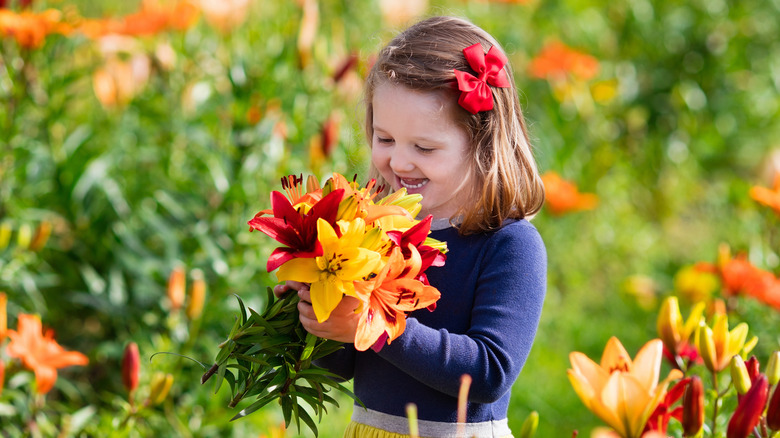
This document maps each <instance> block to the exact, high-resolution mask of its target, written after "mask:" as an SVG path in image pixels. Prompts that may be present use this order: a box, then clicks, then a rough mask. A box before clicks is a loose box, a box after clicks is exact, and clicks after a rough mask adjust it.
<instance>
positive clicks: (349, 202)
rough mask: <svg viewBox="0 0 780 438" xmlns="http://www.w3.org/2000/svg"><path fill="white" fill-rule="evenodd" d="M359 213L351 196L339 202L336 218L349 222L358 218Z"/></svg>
mask: <svg viewBox="0 0 780 438" xmlns="http://www.w3.org/2000/svg"><path fill="white" fill-rule="evenodd" d="M359 213H360V211H359V210H358V201H357V199H355V196H354V195H352V196H348V197H346V198H344V199H343V200H342V201H341V203H340V204H339V209H338V212H337V213H336V217H337V218H338V219H340V220H345V221H351V220H353V219H355V218H356V217H358V215H359Z"/></svg>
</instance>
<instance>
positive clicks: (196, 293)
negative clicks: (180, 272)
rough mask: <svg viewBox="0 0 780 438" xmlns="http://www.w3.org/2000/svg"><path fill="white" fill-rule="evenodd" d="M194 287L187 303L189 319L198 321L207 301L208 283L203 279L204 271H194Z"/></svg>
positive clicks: (191, 288)
mask: <svg viewBox="0 0 780 438" xmlns="http://www.w3.org/2000/svg"><path fill="white" fill-rule="evenodd" d="M191 276H192V286H191V287H190V298H189V301H188V302H187V309H186V312H187V317H188V318H189V319H190V320H193V319H197V318H199V317H200V315H201V314H202V313H203V303H204V302H205V301H206V281H205V280H204V279H203V271H201V270H200V269H193V270H192V274H191Z"/></svg>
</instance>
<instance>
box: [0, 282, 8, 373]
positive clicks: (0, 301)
mask: <svg viewBox="0 0 780 438" xmlns="http://www.w3.org/2000/svg"><path fill="white" fill-rule="evenodd" d="M7 303H8V297H7V296H6V295H5V292H0V344H2V343H3V341H4V340H5V337H6V336H7V335H8V313H7V311H6V305H7ZM1 380H2V379H0V381H1ZM0 383H2V382H0Z"/></svg>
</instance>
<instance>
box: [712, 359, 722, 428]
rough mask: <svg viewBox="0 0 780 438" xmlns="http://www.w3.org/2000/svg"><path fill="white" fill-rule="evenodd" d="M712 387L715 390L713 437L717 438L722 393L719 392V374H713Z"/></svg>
mask: <svg viewBox="0 0 780 438" xmlns="http://www.w3.org/2000/svg"><path fill="white" fill-rule="evenodd" d="M712 386H713V387H714V388H715V402H714V403H713V405H712V436H717V435H716V431H717V428H718V408H720V402H721V393H720V391H719V390H718V373H716V372H715V371H713V372H712Z"/></svg>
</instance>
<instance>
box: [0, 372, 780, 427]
mask: <svg viewBox="0 0 780 438" xmlns="http://www.w3.org/2000/svg"><path fill="white" fill-rule="evenodd" d="M0 383H1V382H0ZM766 425H767V426H769V428H770V429H772V430H776V431H780V390H778V389H777V387H775V392H774V393H773V394H772V398H771V399H769V406H767V408H766Z"/></svg>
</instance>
